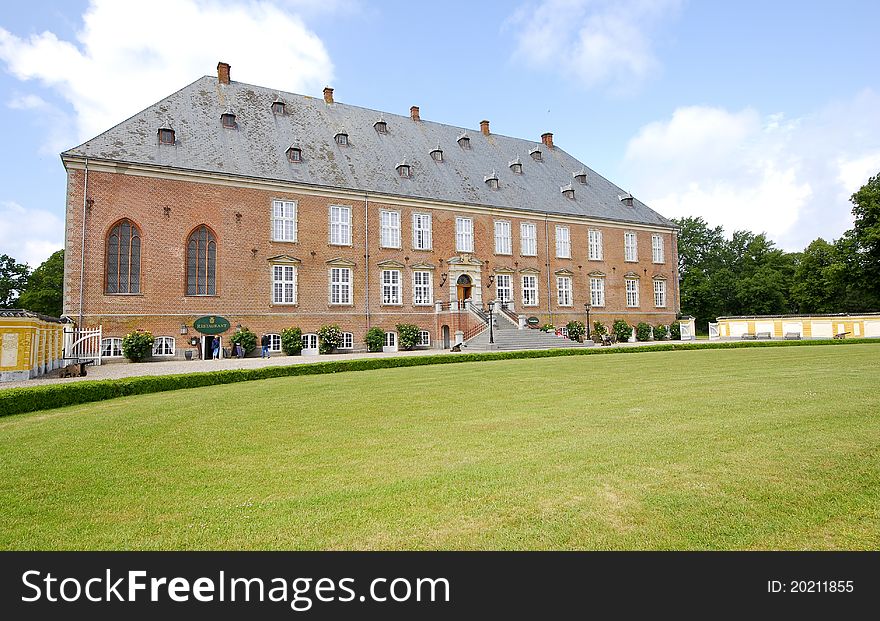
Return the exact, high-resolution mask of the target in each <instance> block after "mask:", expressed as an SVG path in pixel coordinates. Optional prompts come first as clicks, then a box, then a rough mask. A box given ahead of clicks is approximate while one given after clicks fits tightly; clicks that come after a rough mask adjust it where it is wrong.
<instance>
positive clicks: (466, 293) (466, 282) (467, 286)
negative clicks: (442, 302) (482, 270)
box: [455, 274, 474, 302]
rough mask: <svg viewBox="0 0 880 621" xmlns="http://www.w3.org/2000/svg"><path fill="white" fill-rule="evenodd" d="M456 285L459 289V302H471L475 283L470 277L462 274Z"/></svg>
mask: <svg viewBox="0 0 880 621" xmlns="http://www.w3.org/2000/svg"><path fill="white" fill-rule="evenodd" d="M455 285H456V287H457V289H458V301H459V302H464V301H465V300H469V299H470V298H471V297H472V296H471V292H472V290H473V287H474V281H473V280H471V277H470V276H468V275H467V274H462V275H461V276H459V277H458V280H457V281H456V282H455Z"/></svg>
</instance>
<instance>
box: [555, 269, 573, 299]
mask: <svg viewBox="0 0 880 621" xmlns="http://www.w3.org/2000/svg"><path fill="white" fill-rule="evenodd" d="M556 301H557V302H558V303H559V306H571V278H570V277H568V276H557V277H556Z"/></svg>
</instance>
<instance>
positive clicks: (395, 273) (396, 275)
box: [382, 270, 401, 304]
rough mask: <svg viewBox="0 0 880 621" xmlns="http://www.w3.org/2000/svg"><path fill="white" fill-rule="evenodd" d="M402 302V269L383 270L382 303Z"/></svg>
mask: <svg viewBox="0 0 880 621" xmlns="http://www.w3.org/2000/svg"><path fill="white" fill-rule="evenodd" d="M400 303H401V302H400V270H382V304H400Z"/></svg>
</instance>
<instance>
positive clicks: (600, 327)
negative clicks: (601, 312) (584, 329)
mask: <svg viewBox="0 0 880 621" xmlns="http://www.w3.org/2000/svg"><path fill="white" fill-rule="evenodd" d="M593 334H598V335H599V336H605V335H606V334H608V326H606V325H605V324H604V323H602V322H601V321H594V322H593Z"/></svg>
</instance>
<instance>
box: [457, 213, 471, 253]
mask: <svg viewBox="0 0 880 621" xmlns="http://www.w3.org/2000/svg"><path fill="white" fill-rule="evenodd" d="M455 250H456V251H457V252H473V251H474V221H473V220H471V219H470V218H456V219H455Z"/></svg>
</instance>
